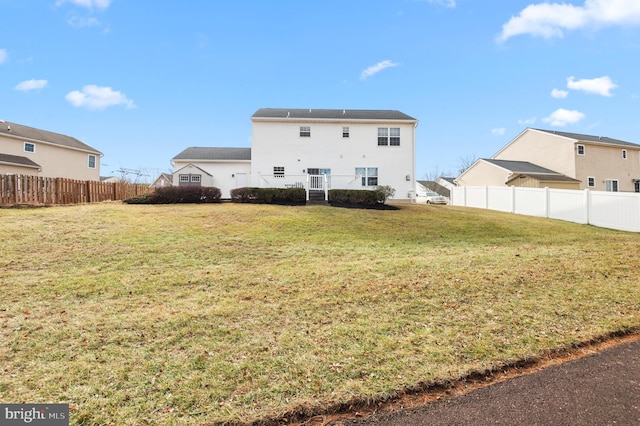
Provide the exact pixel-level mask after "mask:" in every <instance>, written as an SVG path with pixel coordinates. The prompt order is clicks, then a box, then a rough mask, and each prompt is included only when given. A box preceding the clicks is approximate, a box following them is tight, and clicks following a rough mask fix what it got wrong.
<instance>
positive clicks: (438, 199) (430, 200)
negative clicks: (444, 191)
mask: <svg viewBox="0 0 640 426" xmlns="http://www.w3.org/2000/svg"><path fill="white" fill-rule="evenodd" d="M426 197H427V204H448V202H449V201H448V200H447V197H443V196H442V195H440V194H438V193H437V192H432V191H427V194H426Z"/></svg>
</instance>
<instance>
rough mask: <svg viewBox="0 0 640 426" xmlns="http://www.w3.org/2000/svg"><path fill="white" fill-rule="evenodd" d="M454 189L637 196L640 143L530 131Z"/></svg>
mask: <svg viewBox="0 0 640 426" xmlns="http://www.w3.org/2000/svg"><path fill="white" fill-rule="evenodd" d="M456 183H457V185H458V186H483V185H489V186H505V185H506V186H521V187H533V188H540V187H549V188H561V189H585V188H589V189H593V190H597V191H624V192H640V145H638V144H634V143H631V142H625V141H621V140H618V139H612V138H607V137H602V136H592V135H583V134H578V133H568V132H558V131H552V130H541V129H531V128H528V129H526V130H524V131H523V132H522V133H520V134H519V135H518V136H517V137H516V138H515V139H513V140H512V141H511V142H509V143H508V144H507V145H506V146H505V147H504V148H502V149H501V150H500V151H499V152H498V153H497V154H495V155H494V156H493V157H491V158H490V159H480V160H478V161H476V162H475V163H474V164H473V165H472V166H471V167H469V168H468V169H467V170H466V171H465V172H464V173H462V174H461V175H460V176H458V178H457V179H456Z"/></svg>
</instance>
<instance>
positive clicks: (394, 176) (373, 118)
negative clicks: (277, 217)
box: [172, 108, 418, 201]
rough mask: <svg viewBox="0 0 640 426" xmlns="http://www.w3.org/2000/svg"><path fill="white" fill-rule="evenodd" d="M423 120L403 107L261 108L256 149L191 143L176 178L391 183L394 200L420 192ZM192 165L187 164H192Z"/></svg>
mask: <svg viewBox="0 0 640 426" xmlns="http://www.w3.org/2000/svg"><path fill="white" fill-rule="evenodd" d="M417 125H418V120H416V119H415V118H413V117H410V116H408V115H406V114H404V113H402V112H400V111H396V110H348V109H286V108H261V109H258V110H257V111H256V112H255V113H254V114H253V115H252V116H251V130H252V132H251V148H214V147H208V148H207V147H200V148H196V147H191V148H187V149H186V150H185V151H183V152H181V153H180V154H178V155H177V156H176V157H174V158H173V159H172V164H173V167H174V172H173V184H174V185H188V184H190V185H197V184H200V185H202V186H217V187H218V188H220V189H221V192H222V197H223V198H228V197H230V190H231V189H233V188H240V187H243V186H254V187H272V188H292V187H298V188H305V189H307V194H308V196H311V194H314V195H316V196H319V197H321V199H325V200H326V199H327V198H326V197H327V193H328V190H329V189H373V188H375V187H376V186H378V185H388V186H390V187H392V188H393V189H395V196H394V198H393V199H394V200H396V201H410V200H411V199H412V197H413V196H414V193H415V152H416V127H417ZM187 167H188V168H187Z"/></svg>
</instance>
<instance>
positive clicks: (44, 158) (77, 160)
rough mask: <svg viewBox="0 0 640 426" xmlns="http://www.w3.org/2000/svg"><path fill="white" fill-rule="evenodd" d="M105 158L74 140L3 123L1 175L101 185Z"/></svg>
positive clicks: (0, 135) (0, 144)
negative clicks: (74, 180)
mask: <svg viewBox="0 0 640 426" xmlns="http://www.w3.org/2000/svg"><path fill="white" fill-rule="evenodd" d="M101 155H102V154H101V153H100V151H98V150H96V149H94V148H92V147H90V146H89V145H87V144H86V143H84V142H81V141H79V140H78V139H76V138H73V137H71V136H66V135H62V134H60V133H54V132H49V131H46V130H40V129H36V128H33V127H29V126H24V125H21V124H18V123H11V122H8V121H4V120H0V174H23V175H37V176H44V177H52V178H57V177H61V178H68V179H77V180H94V181H99V180H100V157H101Z"/></svg>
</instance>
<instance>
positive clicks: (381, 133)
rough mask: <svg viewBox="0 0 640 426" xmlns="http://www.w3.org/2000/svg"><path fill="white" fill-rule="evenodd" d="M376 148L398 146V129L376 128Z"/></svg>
mask: <svg viewBox="0 0 640 426" xmlns="http://www.w3.org/2000/svg"><path fill="white" fill-rule="evenodd" d="M378 146H400V127H391V128H388V127H378Z"/></svg>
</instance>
